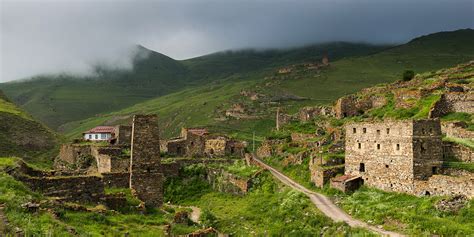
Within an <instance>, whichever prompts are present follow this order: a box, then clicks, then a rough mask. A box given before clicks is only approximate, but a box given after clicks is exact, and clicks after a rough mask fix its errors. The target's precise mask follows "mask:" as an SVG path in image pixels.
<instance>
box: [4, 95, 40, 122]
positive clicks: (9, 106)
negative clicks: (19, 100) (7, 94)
mask: <svg viewBox="0 0 474 237" xmlns="http://www.w3.org/2000/svg"><path fill="white" fill-rule="evenodd" d="M0 112H4V113H10V114H14V115H17V116H19V117H21V118H23V119H28V120H31V119H32V118H31V116H29V115H28V114H26V113H25V112H24V111H23V110H21V109H20V108H18V107H17V106H16V105H15V104H13V103H11V102H8V101H6V100H2V99H1V98H0Z"/></svg>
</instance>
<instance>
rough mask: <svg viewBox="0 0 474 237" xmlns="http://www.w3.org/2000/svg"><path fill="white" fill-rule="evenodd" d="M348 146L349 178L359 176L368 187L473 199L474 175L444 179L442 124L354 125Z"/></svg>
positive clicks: (347, 163)
mask: <svg viewBox="0 0 474 237" xmlns="http://www.w3.org/2000/svg"><path fill="white" fill-rule="evenodd" d="M345 146H346V148H345V151H346V154H345V156H346V157H345V175H347V176H350V177H360V178H361V179H362V181H363V182H364V184H366V185H368V186H372V187H376V188H379V189H382V190H386V191H396V192H404V193H409V194H415V195H419V194H427V195H430V194H431V195H465V196H467V197H469V198H472V197H473V196H474V176H473V175H470V176H468V177H452V176H447V175H440V173H441V172H442V168H443V167H442V163H443V145H442V141H441V126H440V122H439V120H406V121H385V122H362V123H351V124H348V125H346V145H345ZM347 185H350V183H348V184H347Z"/></svg>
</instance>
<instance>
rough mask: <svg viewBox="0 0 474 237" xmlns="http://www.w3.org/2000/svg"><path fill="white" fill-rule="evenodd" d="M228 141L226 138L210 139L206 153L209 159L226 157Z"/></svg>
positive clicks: (207, 140) (206, 145)
mask: <svg viewBox="0 0 474 237" xmlns="http://www.w3.org/2000/svg"><path fill="white" fill-rule="evenodd" d="M226 143H227V139H226V138H225V137H220V136H219V137H214V138H208V139H206V142H205V148H204V153H206V155H207V156H208V157H214V156H224V155H225V148H226Z"/></svg>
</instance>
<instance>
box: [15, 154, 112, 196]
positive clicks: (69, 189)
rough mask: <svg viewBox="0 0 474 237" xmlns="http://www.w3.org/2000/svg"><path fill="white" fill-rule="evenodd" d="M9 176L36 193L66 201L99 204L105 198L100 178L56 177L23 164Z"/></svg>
mask: <svg viewBox="0 0 474 237" xmlns="http://www.w3.org/2000/svg"><path fill="white" fill-rule="evenodd" d="M9 174H10V175H12V176H13V177H14V178H15V179H17V180H19V181H22V182H24V183H25V184H26V185H28V186H29V187H30V188H31V189H32V190H34V191H38V192H41V193H42V194H43V195H45V196H50V197H57V198H59V199H62V200H65V201H77V202H92V203H97V202H100V200H101V198H102V197H103V196H104V184H103V182H102V178H101V177H98V176H54V174H53V173H52V172H43V171H39V170H35V169H33V168H31V167H29V166H27V165H26V164H25V163H23V162H20V163H19V165H18V167H17V168H15V169H14V170H10V171H9Z"/></svg>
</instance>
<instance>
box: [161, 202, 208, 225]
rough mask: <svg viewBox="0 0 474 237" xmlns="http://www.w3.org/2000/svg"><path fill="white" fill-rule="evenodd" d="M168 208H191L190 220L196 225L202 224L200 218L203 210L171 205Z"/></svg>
mask: <svg viewBox="0 0 474 237" xmlns="http://www.w3.org/2000/svg"><path fill="white" fill-rule="evenodd" d="M168 206H170V207H174V208H190V209H191V213H190V215H189V219H191V220H192V221H193V222H195V223H200V221H199V218H201V213H202V211H201V208H199V207H195V206H179V205H170V204H168Z"/></svg>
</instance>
